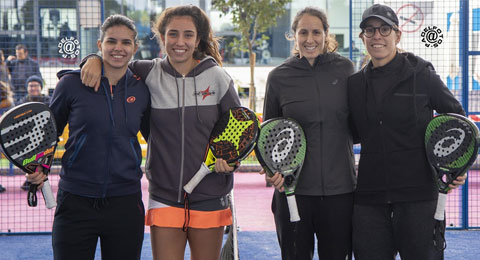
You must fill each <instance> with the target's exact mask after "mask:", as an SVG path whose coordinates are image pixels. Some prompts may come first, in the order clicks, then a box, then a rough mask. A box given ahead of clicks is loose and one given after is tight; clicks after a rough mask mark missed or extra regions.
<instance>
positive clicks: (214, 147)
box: [183, 107, 259, 194]
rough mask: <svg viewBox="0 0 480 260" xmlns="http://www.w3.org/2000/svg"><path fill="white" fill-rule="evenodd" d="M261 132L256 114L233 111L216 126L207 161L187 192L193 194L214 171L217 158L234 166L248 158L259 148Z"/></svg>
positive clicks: (246, 110)
mask: <svg viewBox="0 0 480 260" xmlns="http://www.w3.org/2000/svg"><path fill="white" fill-rule="evenodd" d="M258 132H259V122H258V118H257V116H256V115H255V113H254V112H253V111H251V110H250V109H248V108H245V107H235V108H231V109H229V111H228V112H226V113H225V114H223V115H222V116H221V117H220V119H219V120H218V122H217V123H216V124H215V126H214V127H213V129H212V133H211V134H210V139H209V142H208V146H207V149H206V153H205V157H204V161H203V163H202V165H201V167H200V169H199V170H198V171H197V173H196V174H195V175H194V176H193V177H192V179H191V180H190V181H189V182H188V183H187V184H186V185H185V186H183V189H184V190H185V191H186V192H187V193H189V194H190V193H192V191H193V189H195V187H196V186H197V185H198V183H200V181H201V180H203V178H204V177H205V176H206V175H207V174H209V173H211V172H213V171H214V168H215V162H216V160H217V158H221V159H224V160H225V161H227V163H228V164H231V165H232V166H233V165H235V163H236V162H238V161H241V160H243V159H245V157H247V155H248V154H250V152H251V151H252V150H253V147H254V146H255V142H256V141H257V137H258Z"/></svg>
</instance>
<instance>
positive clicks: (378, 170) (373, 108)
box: [347, 4, 466, 260]
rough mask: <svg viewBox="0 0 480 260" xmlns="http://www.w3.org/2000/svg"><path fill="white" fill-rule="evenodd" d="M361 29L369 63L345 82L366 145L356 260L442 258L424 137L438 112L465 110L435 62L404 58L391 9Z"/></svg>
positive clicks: (379, 11)
mask: <svg viewBox="0 0 480 260" xmlns="http://www.w3.org/2000/svg"><path fill="white" fill-rule="evenodd" d="M360 28H361V29H362V32H361V33H360V35H359V37H360V38H361V39H362V41H363V43H364V45H365V47H366V49H367V51H368V54H369V55H370V57H371V61H370V62H369V63H368V64H367V65H366V66H365V67H364V68H363V69H362V70H361V71H359V72H358V73H356V74H354V75H352V76H351V77H349V79H348V83H347V85H348V103H349V109H350V115H351V118H352V128H353V133H354V136H355V137H357V138H358V139H357V140H359V141H360V143H361V145H362V151H361V156H360V163H359V169H358V184H357V188H356V191H355V203H354V213H353V250H354V255H355V259H356V260H365V259H366V260H375V259H381V260H384V259H394V258H395V255H396V254H397V252H399V253H400V256H401V258H402V259H408V260H411V259H418V260H429V259H437V258H436V257H440V258H442V255H443V252H442V249H443V248H440V249H439V250H438V251H436V250H435V247H434V242H433V239H432V237H433V230H434V225H435V220H434V218H433V216H434V212H435V209H436V200H437V196H438V189H437V187H436V185H435V183H434V179H433V175H432V172H431V170H430V167H429V165H428V161H427V158H426V155H425V150H424V141H423V140H424V133H425V129H426V126H427V124H428V122H429V121H430V119H431V118H432V116H433V111H434V110H435V111H437V112H439V113H458V114H465V112H464V110H463V108H462V106H461V104H460V103H459V102H458V101H457V100H456V99H455V98H454V96H453V95H452V94H451V93H450V91H449V90H448V89H447V87H446V86H445V84H444V83H443V82H442V81H441V79H440V77H439V76H438V75H437V74H436V73H435V71H434V68H433V66H432V64H431V63H430V62H428V61H425V60H423V59H422V58H420V57H418V56H415V55H414V54H413V53H399V51H398V49H397V47H396V46H397V44H398V43H399V42H400V39H401V36H402V32H401V31H399V29H398V18H397V16H396V14H395V12H394V11H393V10H392V9H391V8H390V7H388V6H384V5H379V4H376V5H373V6H371V7H370V8H368V9H367V10H365V12H364V13H363V16H362V22H361V23H360ZM465 178H466V177H463V178H458V179H457V180H456V181H455V182H454V185H452V187H457V186H458V185H461V184H464V182H465ZM440 247H443V243H441V245H440Z"/></svg>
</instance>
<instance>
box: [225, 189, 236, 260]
mask: <svg viewBox="0 0 480 260" xmlns="http://www.w3.org/2000/svg"><path fill="white" fill-rule="evenodd" d="M227 197H228V204H229V205H230V210H231V211H232V225H231V226H229V227H228V236H227V240H225V244H224V245H223V247H222V251H221V253H220V260H238V259H240V254H239V251H238V225H237V214H236V212H235V198H234V196H233V189H232V190H231V191H230V193H229V194H228V195H227Z"/></svg>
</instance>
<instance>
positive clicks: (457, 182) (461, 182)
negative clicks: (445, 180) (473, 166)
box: [448, 173, 467, 193]
mask: <svg viewBox="0 0 480 260" xmlns="http://www.w3.org/2000/svg"><path fill="white" fill-rule="evenodd" d="M466 180H467V174H466V173H465V175H463V176H458V177H457V178H456V179H455V180H453V183H452V184H449V185H448V187H450V190H449V191H448V193H450V192H452V191H453V189H456V188H458V187H460V186H461V185H464V184H465V181H466Z"/></svg>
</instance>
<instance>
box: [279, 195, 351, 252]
mask: <svg viewBox="0 0 480 260" xmlns="http://www.w3.org/2000/svg"><path fill="white" fill-rule="evenodd" d="M295 197H296V200H297V206H298V211H299V214H300V219H301V220H300V221H299V222H294V223H292V222H290V214H289V211H288V205H287V199H286V197H285V194H284V193H280V192H278V191H277V190H275V193H274V195H273V201H272V212H273V214H274V217H275V226H276V229H277V237H278V243H279V245H280V248H281V251H282V259H283V260H310V259H312V258H313V252H314V248H315V244H314V241H315V239H314V238H315V237H314V236H315V235H316V237H317V240H318V243H317V250H318V258H319V259H320V260H337V259H338V260H345V259H352V211H353V193H347V194H341V195H332V196H303V195H295Z"/></svg>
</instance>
